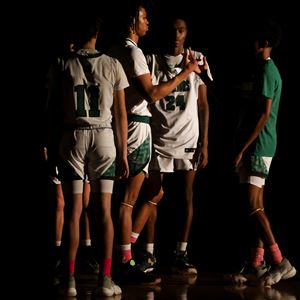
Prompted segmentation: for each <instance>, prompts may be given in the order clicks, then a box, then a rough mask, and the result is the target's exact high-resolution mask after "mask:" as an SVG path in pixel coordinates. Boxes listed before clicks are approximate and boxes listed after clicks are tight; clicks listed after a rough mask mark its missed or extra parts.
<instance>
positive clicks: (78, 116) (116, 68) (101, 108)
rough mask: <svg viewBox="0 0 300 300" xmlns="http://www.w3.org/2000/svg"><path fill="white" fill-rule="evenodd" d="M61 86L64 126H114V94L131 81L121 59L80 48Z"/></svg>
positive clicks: (68, 62)
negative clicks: (112, 122) (128, 79)
mask: <svg viewBox="0 0 300 300" xmlns="http://www.w3.org/2000/svg"><path fill="white" fill-rule="evenodd" d="M62 86H63V106H64V107H63V112H64V125H65V126H69V127H75V128H76V127H80V126H90V125H95V126H99V127H111V121H112V113H111V108H112V105H113V93H114V91H116V90H120V89H124V88H126V87H127V86H128V81H127V77H126V74H125V72H124V70H123V67H122V66H121V64H120V62H119V61H118V60H116V59H115V58H112V57H109V56H107V55H105V54H101V53H99V52H98V51H97V50H91V49H81V50H79V51H78V52H77V53H76V54H75V55H74V56H72V57H70V58H69V59H68V60H67V61H66V63H65V65H64V69H63V75H62Z"/></svg>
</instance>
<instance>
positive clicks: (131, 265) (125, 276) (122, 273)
mask: <svg viewBox="0 0 300 300" xmlns="http://www.w3.org/2000/svg"><path fill="white" fill-rule="evenodd" d="M114 278H115V279H116V281H117V282H118V283H120V284H134V285H135V284H146V285H147V284H148V285H156V284H159V283H160V282H161V278H160V277H159V276H155V275H153V274H151V273H144V272H142V271H141V270H140V269H139V268H138V266H137V265H136V263H135V261H134V260H133V259H131V260H130V261H128V262H127V263H125V264H120V265H118V268H117V269H116V270H115V274H114Z"/></svg>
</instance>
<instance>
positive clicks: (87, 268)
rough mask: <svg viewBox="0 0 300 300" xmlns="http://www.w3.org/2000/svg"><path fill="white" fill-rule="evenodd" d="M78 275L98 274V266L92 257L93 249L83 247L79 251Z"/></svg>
mask: <svg viewBox="0 0 300 300" xmlns="http://www.w3.org/2000/svg"><path fill="white" fill-rule="evenodd" d="M78 256H79V263H78V268H79V273H82V274H99V264H98V262H97V260H96V259H95V257H94V255H93V248H92V247H87V246H83V247H82V248H81V249H80V250H79V255H78Z"/></svg>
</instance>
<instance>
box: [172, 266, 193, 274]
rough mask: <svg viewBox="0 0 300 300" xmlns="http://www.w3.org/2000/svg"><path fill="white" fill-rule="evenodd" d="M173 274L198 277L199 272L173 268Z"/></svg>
mask: <svg viewBox="0 0 300 300" xmlns="http://www.w3.org/2000/svg"><path fill="white" fill-rule="evenodd" d="M171 270H172V273H174V274H178V275H197V274H198V272H197V270H196V269H192V268H191V269H187V270H178V269H176V268H172V269H171Z"/></svg>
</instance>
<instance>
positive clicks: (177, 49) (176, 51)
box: [172, 46, 184, 56]
mask: <svg viewBox="0 0 300 300" xmlns="http://www.w3.org/2000/svg"><path fill="white" fill-rule="evenodd" d="M183 53H184V48H183V47H182V46H179V47H175V48H174V49H173V53H172V55H174V56H177V55H180V54H183Z"/></svg>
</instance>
